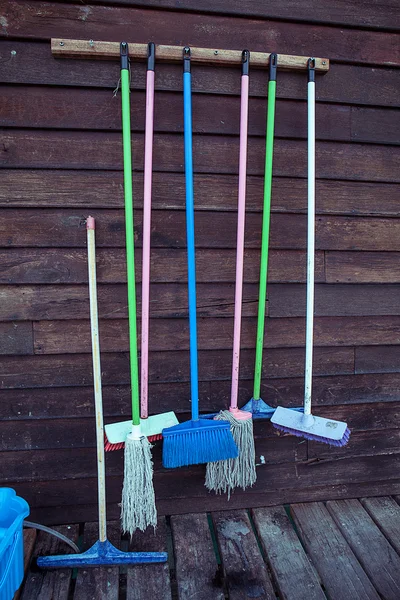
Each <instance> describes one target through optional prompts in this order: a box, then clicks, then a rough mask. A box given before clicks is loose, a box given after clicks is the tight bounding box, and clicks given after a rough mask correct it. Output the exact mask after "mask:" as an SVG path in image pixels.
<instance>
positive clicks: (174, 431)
mask: <svg viewBox="0 0 400 600" xmlns="http://www.w3.org/2000/svg"><path fill="white" fill-rule="evenodd" d="M162 435H163V438H164V443H163V466H164V467H165V468H167V469H175V468H176V467H184V466H188V465H200V464H203V463H209V462H215V461H217V460H227V459H228V458H237V457H238V454H239V451H238V447H237V445H236V444H235V441H234V439H233V435H232V432H231V430H230V424H229V423H228V421H213V420H208V419H199V420H197V421H186V422H185V423H180V424H179V425H175V426H174V427H168V429H163V431H162Z"/></svg>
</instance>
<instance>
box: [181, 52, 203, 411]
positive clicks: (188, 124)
mask: <svg viewBox="0 0 400 600" xmlns="http://www.w3.org/2000/svg"><path fill="white" fill-rule="evenodd" d="M183 123H184V145H185V184H186V237H187V258H188V296H189V335H190V391H191V400H192V420H193V421H198V419H199V382H198V379H199V377H198V366H197V322H196V321H197V319H196V260H195V246H194V193H193V150H192V82H191V74H190V49H189V48H185V49H184V72H183Z"/></svg>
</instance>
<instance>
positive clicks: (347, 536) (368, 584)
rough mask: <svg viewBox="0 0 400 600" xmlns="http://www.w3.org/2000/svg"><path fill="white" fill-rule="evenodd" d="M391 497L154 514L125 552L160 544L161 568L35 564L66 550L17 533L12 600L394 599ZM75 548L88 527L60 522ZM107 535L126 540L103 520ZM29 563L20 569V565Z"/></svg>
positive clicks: (395, 516)
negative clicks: (17, 572)
mask: <svg viewBox="0 0 400 600" xmlns="http://www.w3.org/2000/svg"><path fill="white" fill-rule="evenodd" d="M399 502H400V497H390V496H385V497H380V498H362V499H354V500H339V501H330V502H326V503H323V502H314V503H308V504H293V505H291V506H288V507H283V506H275V507H268V508H257V509H252V510H248V511H246V510H233V511H226V512H218V513H212V514H205V513H202V514H190V515H179V516H172V517H167V518H164V517H163V518H161V519H160V520H159V526H158V529H157V532H156V535H153V533H152V532H150V533H146V534H145V535H143V534H141V535H139V536H137V537H135V540H134V541H133V543H132V545H131V549H134V550H149V551H151V550H167V551H168V554H169V562H168V563H166V564H164V565H141V566H135V567H129V568H124V569H123V568H121V569H119V568H118V567H117V568H115V567H113V568H95V569H79V570H75V571H72V570H70V569H64V570H53V571H47V572H44V571H40V570H39V569H37V567H36V568H35V560H34V559H35V557H36V556H37V555H39V554H50V553H51V554H54V553H60V552H65V551H66V546H65V545H63V544H61V543H59V542H58V541H57V540H55V539H54V538H52V537H51V536H48V535H47V534H43V533H41V532H39V533H38V535H37V536H36V535H35V533H34V532H32V531H31V532H28V531H27V532H26V541H27V543H26V563H27V574H26V579H25V583H24V585H23V587H22V590H21V592H20V600H36V599H40V600H50V599H51V600H67V599H73V600H92V599H93V600H101V599H107V600H118V599H121V598H123V599H127V600H139V599H143V600H144V599H146V600H149V599H150V600H170V599H172V598H179V599H180V600H189V599H196V600H224V599H225V598H229V599H230V600H242V599H246V598H249V599H250V598H251V599H255V598H256V599H258V598H260V599H274V600H276V598H279V599H285V600H303V599H304V600H323V599H325V598H328V599H332V600H356V599H360V600H369V599H375V600H378V599H379V598H384V599H386V600H399V599H400V505H399ZM58 529H59V531H61V532H62V533H64V534H66V535H68V536H69V537H70V538H71V539H74V540H75V541H77V540H79V541H80V543H83V546H86V547H87V546H89V545H90V544H92V543H93V542H94V541H95V540H96V538H97V525H96V524H95V523H86V524H81V525H70V526H66V525H63V526H60V527H59V528H58ZM109 538H110V540H111V541H112V542H113V543H115V544H116V545H119V546H120V547H121V548H122V549H127V548H128V542H127V541H126V540H125V539H124V538H122V539H121V536H120V533H119V524H118V523H110V526H109ZM29 565H30V566H29Z"/></svg>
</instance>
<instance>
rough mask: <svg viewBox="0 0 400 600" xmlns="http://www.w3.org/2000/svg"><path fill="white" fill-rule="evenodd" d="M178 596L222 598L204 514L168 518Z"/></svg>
mask: <svg viewBox="0 0 400 600" xmlns="http://www.w3.org/2000/svg"><path fill="white" fill-rule="evenodd" d="M171 526H172V538H173V545H174V553H175V561H176V579H177V584H178V597H179V600H192V599H193V598H196V600H225V595H224V591H223V586H222V577H221V573H220V570H219V567H218V564H217V559H216V556H215V552H214V547H213V540H212V537H211V532H210V528H209V524H208V520H207V515H206V514H204V513H202V514H188V515H180V516H173V517H172V518H171Z"/></svg>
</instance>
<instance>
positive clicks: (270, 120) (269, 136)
mask: <svg viewBox="0 0 400 600" xmlns="http://www.w3.org/2000/svg"><path fill="white" fill-rule="evenodd" d="M276 63H277V56H276V54H271V56H270V70H269V83H268V115H267V133H266V148H265V174H264V207H263V223H262V236H261V263H260V289H259V295H258V317H257V341H256V363H255V368H254V389H253V399H254V400H259V399H260V389H261V371H262V354H263V345H264V325H265V304H266V301H267V272H268V246H269V225H270V215H271V193H272V158H273V154H274V124H275V97H276Z"/></svg>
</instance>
